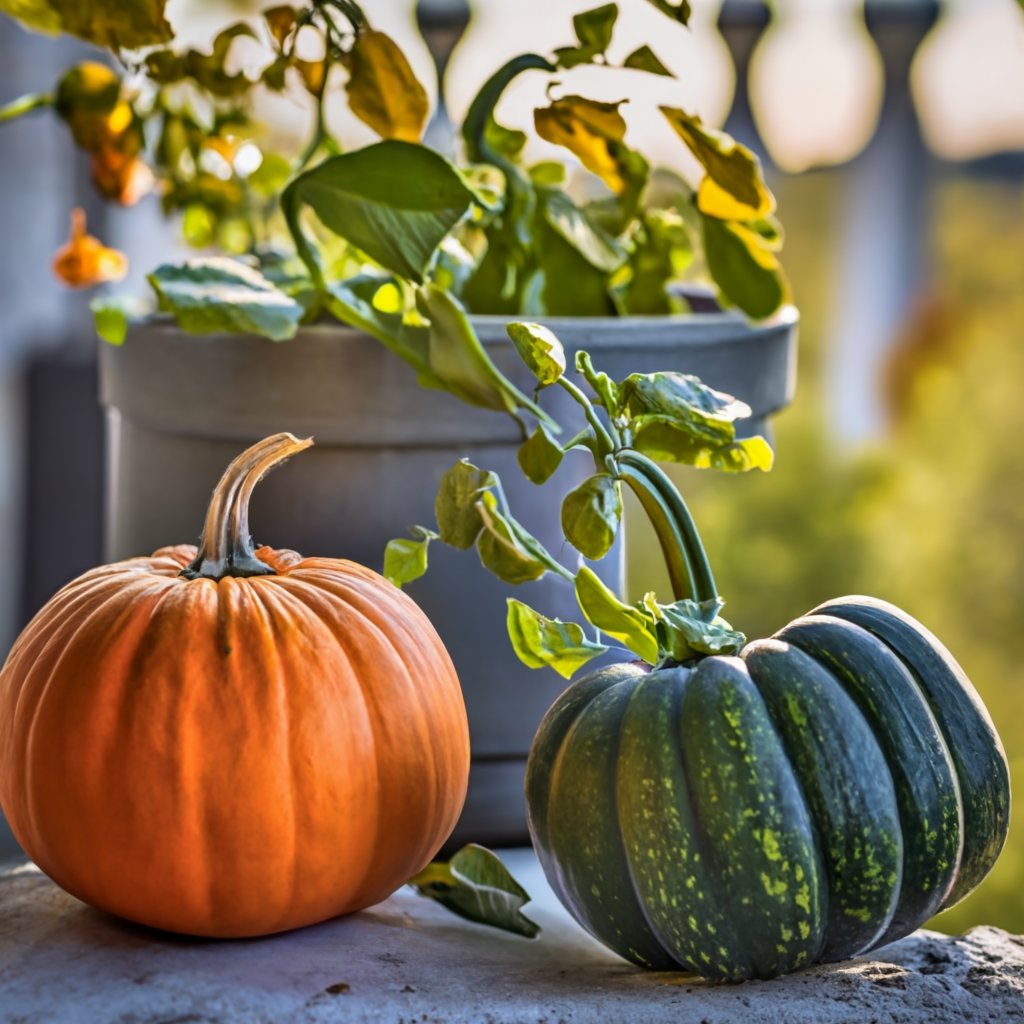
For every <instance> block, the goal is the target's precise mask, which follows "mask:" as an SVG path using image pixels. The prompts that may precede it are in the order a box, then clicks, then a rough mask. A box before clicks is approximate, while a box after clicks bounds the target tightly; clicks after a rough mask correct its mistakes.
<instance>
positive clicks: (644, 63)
mask: <svg viewBox="0 0 1024 1024" xmlns="http://www.w3.org/2000/svg"><path fill="white" fill-rule="evenodd" d="M622 66H623V67H624V68H633V70H634V71H646V72H647V73H648V74H651V75H666V76H667V77H669V78H675V75H674V74H673V73H672V72H671V71H669V69H668V68H667V67H665V65H664V64H662V63H661V61H660V60H658V57H657V55H656V54H655V52H654V51H653V50H652V49H651V48H650V47H649V46H646V45H644V46H641V47H639V48H638V49H636V50H634V51H633V52H632V53H631V54H630V55H629V56H628V57H627V58H626V59H625V60H624V61H623V62H622Z"/></svg>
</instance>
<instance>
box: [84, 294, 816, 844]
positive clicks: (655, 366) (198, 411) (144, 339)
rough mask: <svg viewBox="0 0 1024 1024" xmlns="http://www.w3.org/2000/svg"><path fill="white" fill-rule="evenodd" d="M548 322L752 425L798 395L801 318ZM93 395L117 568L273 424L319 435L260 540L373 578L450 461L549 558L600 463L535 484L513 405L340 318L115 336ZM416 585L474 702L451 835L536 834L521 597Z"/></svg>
mask: <svg viewBox="0 0 1024 1024" xmlns="http://www.w3.org/2000/svg"><path fill="white" fill-rule="evenodd" d="M505 322H506V321H505V318H501V317H479V318H476V319H475V323H476V326H477V329H478V332H479V334H480V337H481V340H482V341H483V342H484V344H485V345H486V346H487V348H488V350H489V352H490V353H491V355H492V357H493V358H494V360H495V362H497V363H498V365H499V366H501V368H502V369H503V370H504V371H505V372H506V373H508V374H509V375H510V376H511V377H513V378H514V379H517V381H518V382H519V383H520V384H521V385H522V386H523V388H524V390H526V389H529V388H531V387H532V385H531V383H530V380H529V379H527V376H526V373H525V370H524V369H523V367H522V366H520V365H519V363H518V360H517V358H516V356H515V353H514V352H513V351H512V349H511V345H510V344H509V342H508V341H507V340H506V336H505ZM549 324H550V326H551V327H552V328H553V329H554V330H555V331H556V332H557V333H558V335H559V336H560V337H561V339H562V341H563V342H564V343H565V344H566V347H567V349H568V350H570V355H571V354H572V353H573V352H574V351H575V350H577V349H579V348H586V349H587V350H588V351H590V352H591V353H592V355H593V357H594V361H595V363H596V365H597V366H598V368H599V369H603V370H605V371H606V372H608V373H609V374H610V375H611V376H613V377H615V378H621V377H623V376H625V375H626V374H628V373H631V372H649V371H654V370H666V369H676V370H681V371H685V372H687V373H695V374H697V375H698V376H700V377H701V378H702V379H703V380H705V381H706V382H707V383H708V384H710V385H712V386H713V387H717V388H719V389H721V390H723V391H728V392H730V393H732V394H735V395H737V396H739V397H741V398H743V399H744V400H745V401H746V402H748V403H749V404H750V405H751V407H752V408H753V410H754V418H753V420H752V421H750V422H749V423H748V424H747V428H746V429H747V431H748V432H758V431H760V430H763V429H764V425H765V419H766V418H767V417H768V416H770V415H771V414H772V413H774V412H775V411H777V410H778V409H780V408H782V406H784V405H785V404H786V403H787V402H788V401H789V400H790V398H791V397H792V393H793V386H794V376H795V343H796V331H795V327H796V313H795V311H793V310H787V311H785V312H784V313H783V314H782V315H781V316H779V317H778V318H777V319H776V320H774V321H773V322H771V323H769V324H765V325H760V326H757V327H751V326H749V325H747V324H746V323H745V322H744V321H743V320H742V319H741V318H739V317H737V316H734V315H732V314H721V313H716V314H696V315H692V316H689V317H680V318H635V319H618V320H614V319H564V320H558V319H553V320H551V321H549ZM100 391H101V399H102V402H103V404H104V406H105V407H106V413H107V423H108V434H107V470H108V475H107V479H108V502H107V509H106V520H105V522H106V553H107V556H108V558H110V559H120V558H126V557H130V556H132V555H139V554H146V553H149V552H151V551H153V550H154V549H156V548H158V547H161V546H163V545H165V544H172V543H182V542H188V541H195V540H196V539H197V537H198V533H199V531H200V529H201V526H202V521H203V514H204V511H205V508H206V504H207V501H208V500H209V496H210V493H211V491H212V489H213V487H214V485H215V483H216V482H217V480H218V478H219V476H220V474H221V472H222V471H223V469H224V467H225V466H226V465H227V464H228V462H229V461H230V460H231V459H232V458H233V457H234V456H235V455H236V454H237V453H238V452H239V451H240V450H241V449H242V448H243V447H245V446H246V445H248V444H250V443H252V442H254V441H256V440H258V439H259V438H261V437H264V436H266V435H268V434H271V433H275V432H277V431H280V430H290V431H291V432H292V433H294V434H296V435H298V436H308V435H312V436H313V437H314V438H315V439H316V446H315V447H314V448H312V449H311V450H310V451H308V452H306V453H304V454H303V455H302V456H301V457H299V458H296V459H295V460H293V461H292V462H290V463H289V464H288V465H286V466H285V467H284V468H283V469H281V470H279V471H278V472H276V473H274V474H272V475H271V476H270V477H268V479H267V480H266V481H265V482H264V483H263V484H261V485H260V487H259V488H258V489H257V491H256V495H255V497H254V500H253V505H252V517H251V521H252V524H253V530H254V535H255V537H256V539H257V540H258V541H259V542H260V543H266V544H271V545H273V546H276V547H288V548H294V549H295V550H297V551H300V552H302V553H303V554H308V555H323V556H332V557H344V558H350V559H353V560H354V561H357V562H361V563H363V564H366V565H369V566H370V567H372V568H377V569H379V568H380V566H381V562H382V557H383V550H384V545H385V543H386V542H387V541H388V540H389V539H390V538H392V537H395V536H400V535H404V534H405V532H406V530H407V528H408V526H410V525H412V524H414V523H423V524H424V525H429V524H431V523H432V522H433V500H434V495H435V492H436V488H437V482H438V480H439V478H440V476H441V474H442V473H443V472H444V471H445V470H446V469H447V468H448V467H449V466H450V465H451V464H452V463H453V462H454V461H455V460H456V459H457V458H460V457H462V456H467V457H469V458H470V459H471V460H472V461H473V462H475V463H476V464H477V465H480V466H483V467H487V468H490V469H494V470H496V471H497V472H498V473H499V474H500V475H501V477H502V481H503V483H504V486H505V489H506V493H507V494H508V498H509V501H510V503H511V505H512V508H513V510H514V511H515V512H516V514H517V516H518V517H519V518H520V519H521V520H522V521H523V522H524V523H525V525H526V526H527V527H528V528H530V529H531V530H533V531H534V532H535V533H536V535H537V536H538V537H539V538H540V539H541V541H542V542H543V543H544V544H545V545H547V546H548V547H549V549H550V550H552V551H553V552H558V551H559V550H561V548H562V546H563V541H562V538H561V533H560V529H559V526H558V522H559V517H558V507H559V505H560V502H561V497H562V495H564V494H565V493H567V492H568V491H569V490H571V489H572V488H573V487H574V486H575V485H576V484H577V483H579V482H580V481H581V480H582V479H584V478H585V477H586V476H588V475H589V474H590V472H592V468H591V467H588V465H587V461H586V460H585V459H583V458H579V459H575V460H574V459H573V458H571V457H570V458H569V459H567V460H566V463H565V464H564V465H563V467H562V468H561V469H560V470H559V473H558V474H557V476H556V477H555V479H554V481H553V482H552V484H551V485H546V486H545V487H544V488H543V489H539V488H536V487H534V486H533V485H532V484H530V483H529V482H528V481H526V480H525V479H524V478H523V477H522V474H521V473H520V472H519V470H518V467H517V465H516V450H517V447H518V445H519V443H520V437H519V434H518V431H517V430H516V428H515V426H514V424H513V423H512V422H511V420H510V419H509V418H508V417H507V416H504V415H500V414H496V413H492V412H488V411H485V410H479V409H475V408H471V407H469V406H466V405H463V404H462V403H461V402H459V401H457V400H456V399H454V398H452V397H450V396H449V395H447V394H444V393H441V392H436V391H427V390H424V389H422V388H420V387H419V386H418V385H417V384H416V381H415V376H414V374H413V372H412V371H411V370H410V369H409V367H407V366H406V365H405V364H404V363H402V362H400V361H399V360H398V359H396V358H395V357H394V356H392V355H391V354H390V353H388V352H387V351H386V350H385V349H384V348H383V347H382V346H381V345H379V344H378V343H377V342H375V341H374V340H373V339H371V338H370V337H368V336H366V335H364V334H362V333H360V332H358V331H355V330H352V329H350V328H348V327H344V326H340V325H323V326H313V327H308V328H304V329H303V330H302V331H300V333H299V335H298V336H297V337H296V338H295V339H293V340H292V341H289V342H286V343H283V344H281V343H277V344H275V343H273V342H269V341H266V340H265V339H262V338H252V337H239V336H236V335H217V336H205V337H196V336H191V335H187V334H184V333H182V332H181V331H179V330H178V329H177V328H176V327H174V326H173V325H169V324H166V323H161V322H152V323H148V324H142V325H139V326H137V327H135V328H133V330H132V331H131V333H130V335H129V337H128V339H127V341H126V343H125V344H124V345H123V346H122V347H120V348H113V347H111V346H109V345H104V346H103V347H102V349H101V355H100ZM552 391H553V392H555V391H558V389H552ZM562 399H565V401H566V402H567V401H568V399H567V398H566V396H564V394H562V393H561V392H560V391H559V392H558V394H557V395H550V396H545V402H547V401H549V400H554V401H553V402H552V406H551V407H552V408H555V406H554V402H558V401H561V400H562ZM556 411H557V415H558V416H559V418H560V419H562V420H563V422H564V419H565V418H567V417H568V416H573V417H575V409H574V408H573V409H569V408H567V407H566V406H565V405H561V406H559V407H558V408H557V410H556ZM555 483H557V486H553V484H555ZM600 567H601V569H602V571H603V574H604V576H605V578H606V580H607V581H608V582H609V583H611V584H612V585H615V586H619V585H620V584H621V582H622V573H623V569H622V558H621V550H620V549H613V551H612V552H611V553H609V555H608V556H606V558H605V559H604V560H603V561H602V563H600ZM526 591H527V592H524V593H523V594H522V595H521V596H523V597H524V598H526V599H527V600H529V602H530V603H531V604H533V605H535V606H536V607H538V608H539V609H541V610H542V611H544V612H545V613H546V614H549V615H556V616H558V617H560V618H577V617H578V612H577V609H576V607H575V602H574V599H573V596H572V593H571V591H570V589H569V588H567V587H566V586H565V584H564V583H562V582H561V581H560V580H557V579H549V578H547V577H545V578H544V579H542V580H540V581H538V582H537V583H534V584H531V585H530V586H529V588H526ZM409 592H410V594H411V595H412V596H413V597H414V598H415V599H416V600H417V601H418V602H419V603H420V604H421V605H422V607H423V608H424V609H425V611H426V612H427V614H428V615H429V616H430V617H431V619H432V620H433V621H434V623H435V625H436V626H437V629H438V631H439V632H440V634H441V636H442V638H443V639H444V641H445V643H446V644H447V645H448V649H449V651H450V652H451V654H452V658H453V660H454V662H455V665H456V668H457V670H458V673H459V677H460V679H461V680H462V685H463V690H464V693H465V698H466V706H467V710H468V713H469V721H470V732H471V738H472V745H473V770H472V775H471V779H470V791H469V796H468V798H467V804H466V810H465V813H464V815H463V818H462V821H461V822H460V824H459V826H458V828H457V830H456V833H455V836H454V837H453V841H461V840H467V841H468V840H470V839H473V840H476V841H479V842H485V843H492V844H499V843H511V842H519V841H525V840H526V838H527V833H526V827H525V818H524V804H523V794H522V777H523V769H524V766H525V759H526V754H527V751H528V749H529V745H530V741H531V740H532V738H533V734H534V731H535V729H536V727H537V724H538V723H539V721H540V719H541V717H542V715H543V713H544V712H545V711H546V710H547V708H548V706H549V705H550V704H551V703H552V701H553V700H554V698H555V697H556V696H557V694H558V692H559V682H558V680H557V678H556V677H555V676H554V674H553V673H548V672H534V671H531V670H529V669H526V668H524V667H523V666H522V665H521V664H520V663H519V662H518V661H517V660H516V658H515V656H514V655H513V653H512V651H511V648H510V647H509V644H508V640H507V637H506V635H505V627H504V620H505V598H506V596H507V595H508V594H509V593H512V592H513V588H510V587H507V586H505V585H504V584H501V583H500V582H499V581H497V580H495V579H494V578H493V577H491V576H490V574H488V573H487V572H485V571H484V570H483V569H482V568H481V567H480V566H479V565H478V564H477V563H476V560H475V558H474V556H473V555H472V553H467V552H454V551H449V550H447V549H445V548H444V547H443V546H440V545H435V546H434V548H433V549H432V551H431V569H430V572H429V573H428V575H427V576H426V577H425V578H424V579H422V580H420V581H418V582H417V583H416V584H414V585H413V586H411V587H410V588H409ZM394 713H395V714H401V713H402V709H401V708H395V709H394Z"/></svg>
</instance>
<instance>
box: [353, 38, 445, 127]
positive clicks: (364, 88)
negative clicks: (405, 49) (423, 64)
mask: <svg viewBox="0 0 1024 1024" xmlns="http://www.w3.org/2000/svg"><path fill="white" fill-rule="evenodd" d="M345 63H346V65H347V67H348V71H349V79H348V83H347V84H346V86H345V90H346V92H347V94H348V104H349V109H350V110H351V111H352V113H353V114H355V115H356V117H358V118H359V119H360V120H361V121H363V122H364V123H365V124H368V125H369V126H370V127H371V128H372V129H373V130H374V131H375V132H377V134H378V135H380V136H381V137H382V138H385V139H403V140H405V141H406V142H416V141H418V140H419V138H420V136H421V135H422V134H423V127H424V125H425V124H426V123H427V115H428V114H429V112H430V102H429V100H428V99H427V93H426V90H425V89H424V88H423V86H422V85H421V84H420V81H419V79H418V78H417V77H416V75H415V74H414V73H413V70H412V68H411V67H410V66H409V62H408V61H407V60H406V58H405V54H403V53H402V51H401V49H400V48H399V47H398V45H397V44H396V43H395V41H394V40H393V39H392V38H391V37H390V36H387V35H385V34H384V33H383V32H377V31H375V30H374V29H371V28H367V29H364V30H363V31H362V32H360V33H359V34H358V35H357V36H356V40H355V43H354V44H353V45H352V49H351V50H350V51H349V53H348V54H347V56H346V58H345Z"/></svg>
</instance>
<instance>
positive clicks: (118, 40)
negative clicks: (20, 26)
mask: <svg viewBox="0 0 1024 1024" xmlns="http://www.w3.org/2000/svg"><path fill="white" fill-rule="evenodd" d="M165 5H166V0H119V2H118V3H110V2H108V0H46V3H45V4H44V3H41V2H39V0H35V2H32V0H0V11H2V12H3V13H4V14H10V15H12V16H13V17H15V18H18V19H19V20H20V21H22V22H23V23H24V24H25V25H27V26H28V27H29V28H33V29H36V30H37V31H42V32H67V33H68V34H69V35H73V36H77V37H78V38H79V39H84V40H85V41H86V42H89V43H95V44H96V45H97V46H104V47H106V48H108V49H111V50H118V49H127V50H132V49H138V48H139V47H142V46H155V45H157V44H158V43H165V42H167V41H168V40H170V39H171V38H172V37H173V35H174V33H173V30H172V29H171V26H170V25H169V24H168V22H167V19H166V18H165V17H164V7H165Z"/></svg>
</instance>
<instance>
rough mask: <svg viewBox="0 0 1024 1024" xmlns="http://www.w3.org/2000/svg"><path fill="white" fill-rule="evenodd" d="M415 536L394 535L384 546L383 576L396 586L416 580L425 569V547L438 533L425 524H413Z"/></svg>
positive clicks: (435, 538)
mask: <svg viewBox="0 0 1024 1024" xmlns="http://www.w3.org/2000/svg"><path fill="white" fill-rule="evenodd" d="M413 532H414V533H415V534H416V538H412V537H396V538H395V539H394V540H389V541H388V543H387V546H386V547H385V548H384V578H385V579H386V580H388V581H389V582H391V583H393V584H394V585H395V586H396V587H402V586H404V585H405V584H406V583H412V581H413V580H418V579H419V578H420V577H421V576H422V575H423V574H424V573H425V572H426V571H427V548H428V547H430V542H431V541H432V540H437V539H438V535H437V534H436V533H434V531H433V530H428V529H427V528H426V527H425V526H414V527H413Z"/></svg>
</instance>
